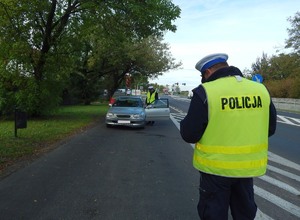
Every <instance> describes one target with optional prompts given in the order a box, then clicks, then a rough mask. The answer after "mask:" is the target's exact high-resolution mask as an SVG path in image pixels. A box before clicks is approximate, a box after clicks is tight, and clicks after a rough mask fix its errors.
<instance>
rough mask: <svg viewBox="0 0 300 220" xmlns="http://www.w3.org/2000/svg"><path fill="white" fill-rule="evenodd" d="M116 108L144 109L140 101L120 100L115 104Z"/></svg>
mask: <svg viewBox="0 0 300 220" xmlns="http://www.w3.org/2000/svg"><path fill="white" fill-rule="evenodd" d="M113 106H115V107H143V103H142V101H141V100H140V99H130V98H120V99H117V101H116V102H115V103H114V104H113Z"/></svg>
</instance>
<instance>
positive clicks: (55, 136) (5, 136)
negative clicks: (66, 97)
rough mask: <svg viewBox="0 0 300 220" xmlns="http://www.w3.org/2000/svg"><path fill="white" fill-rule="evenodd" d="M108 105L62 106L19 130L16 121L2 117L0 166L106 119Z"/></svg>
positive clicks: (36, 151)
mask: <svg viewBox="0 0 300 220" xmlns="http://www.w3.org/2000/svg"><path fill="white" fill-rule="evenodd" d="M107 108H108V105H107V104H97V105H96V104H95V105H90V106H68V107H61V108H60V109H59V110H58V111H57V112H56V113H55V114H54V115H53V116H49V117H46V118H39V119H31V118H29V119H28V121H27V128H25V129H18V130H17V138H16V137H15V129H14V120H8V121H6V120H5V121H1V120H0V167H1V165H3V164H5V163H10V162H12V161H14V160H16V159H18V158H20V157H23V156H31V155H34V154H37V153H38V152H40V151H43V150H44V149H45V148H46V147H48V146H49V145H51V144H54V143H56V142H58V141H60V140H62V139H64V138H66V137H68V136H70V135H72V134H74V133H75V132H78V131H80V130H81V129H83V128H85V127H87V126H89V125H90V124H92V123H93V122H95V121H97V120H98V119H101V118H103V116H104V115H105V113H106V111H107Z"/></svg>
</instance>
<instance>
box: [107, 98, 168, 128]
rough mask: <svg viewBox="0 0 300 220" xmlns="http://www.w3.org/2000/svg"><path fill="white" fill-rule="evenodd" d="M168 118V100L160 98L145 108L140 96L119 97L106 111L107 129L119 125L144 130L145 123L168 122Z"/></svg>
mask: <svg viewBox="0 0 300 220" xmlns="http://www.w3.org/2000/svg"><path fill="white" fill-rule="evenodd" d="M169 118H170V109H169V100H168V99H166V98H161V99H158V100H155V101H154V102H153V103H152V104H150V105H148V106H147V107H145V106H144V101H143V99H142V98H141V97H140V96H119V97H117V98H116V100H115V102H114V103H113V104H110V108H109V109H108V111H107V114H106V119H105V123H106V126H107V127H111V126H115V125H120V126H128V127H140V128H144V127H145V125H146V122H147V121H160V120H168V119H169Z"/></svg>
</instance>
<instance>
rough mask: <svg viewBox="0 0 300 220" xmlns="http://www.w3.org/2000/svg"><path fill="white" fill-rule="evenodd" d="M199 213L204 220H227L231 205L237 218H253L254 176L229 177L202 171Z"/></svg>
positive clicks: (232, 211) (255, 207) (254, 209)
mask: <svg viewBox="0 0 300 220" xmlns="http://www.w3.org/2000/svg"><path fill="white" fill-rule="evenodd" d="M199 193H200V199H199V203H198V207H197V208H198V214H199V217H200V219H202V220H227V219H228V211H229V207H230V211H231V215H232V218H233V219H236V220H246V219H247V220H253V219H254V218H255V215H256V211H257V206H256V204H255V201H254V190H253V178H228V177H221V176H215V175H210V174H206V173H203V172H200V188H199Z"/></svg>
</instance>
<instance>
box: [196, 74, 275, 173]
mask: <svg viewBox="0 0 300 220" xmlns="http://www.w3.org/2000/svg"><path fill="white" fill-rule="evenodd" d="M202 86H203V87H204V89H205V91H206V95H207V102H208V125H207V127H206V130H205V132H204V134H203V136H202V138H201V139H200V140H199V142H198V143H196V145H195V149H194V158H193V165H194V167H195V168H196V169H198V170H200V171H202V172H205V173H209V174H214V175H219V176H225V177H255V176H261V175H263V174H265V172H266V168H267V159H268V158H267V154H268V128H269V106H270V95H269V93H268V91H267V89H266V88H265V86H264V85H262V84H260V83H257V82H253V81H250V80H247V79H245V78H242V77H240V76H236V77H234V76H230V77H224V78H220V79H217V80H214V81H211V82H207V83H204V84H203V85H202ZM199 114H201V112H199Z"/></svg>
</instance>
